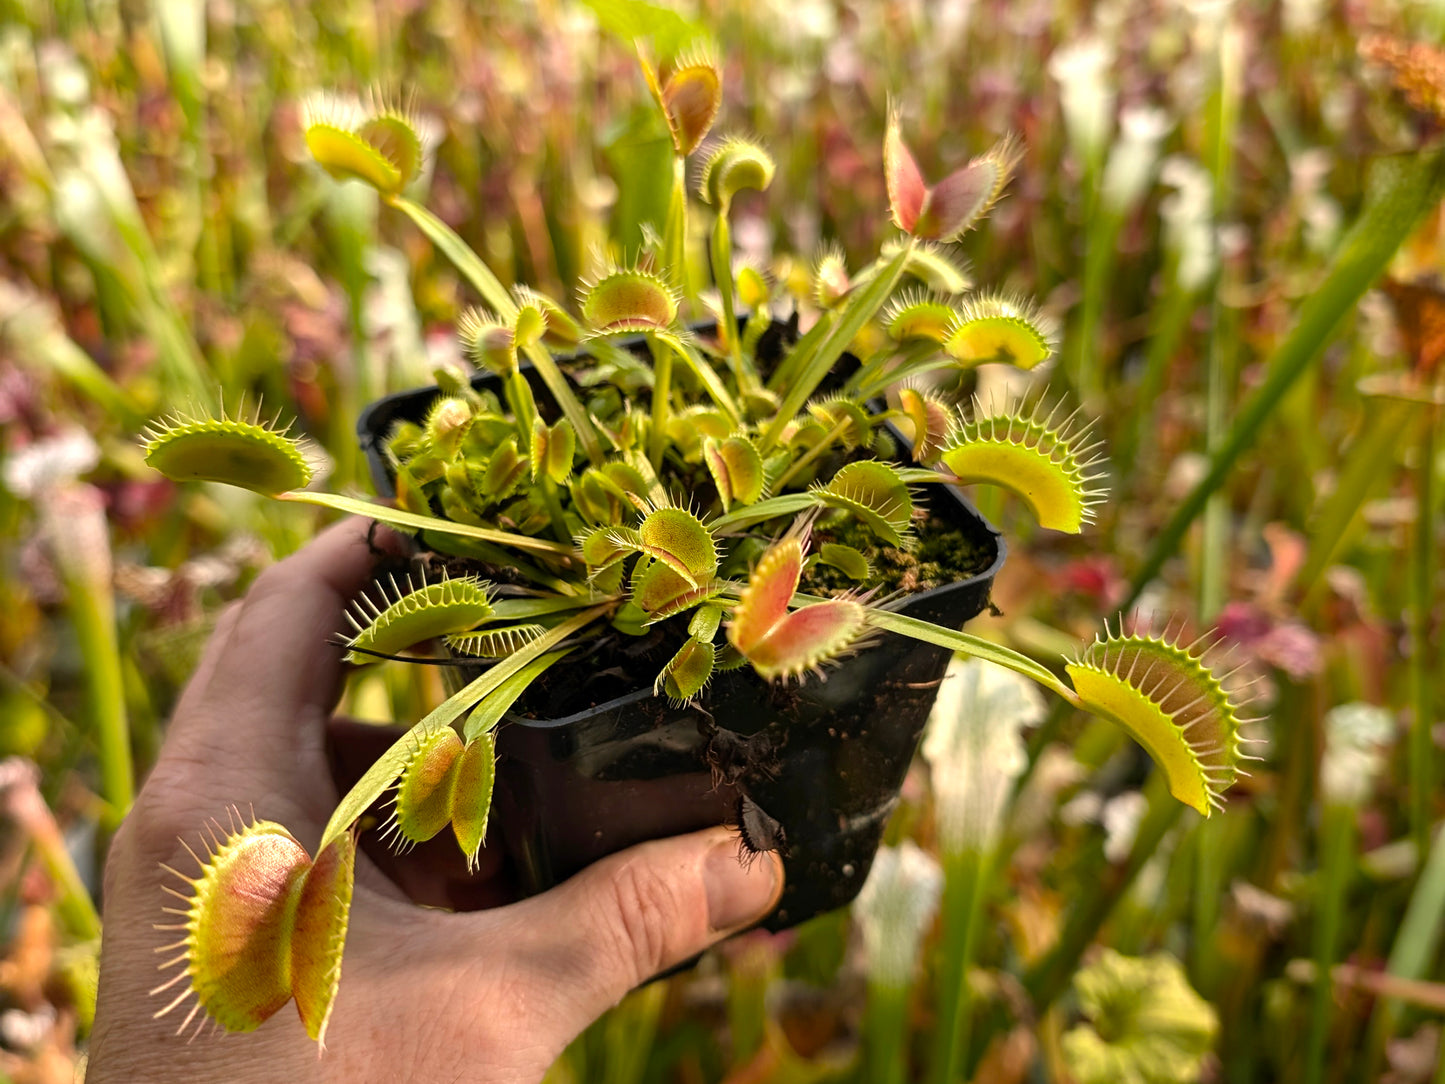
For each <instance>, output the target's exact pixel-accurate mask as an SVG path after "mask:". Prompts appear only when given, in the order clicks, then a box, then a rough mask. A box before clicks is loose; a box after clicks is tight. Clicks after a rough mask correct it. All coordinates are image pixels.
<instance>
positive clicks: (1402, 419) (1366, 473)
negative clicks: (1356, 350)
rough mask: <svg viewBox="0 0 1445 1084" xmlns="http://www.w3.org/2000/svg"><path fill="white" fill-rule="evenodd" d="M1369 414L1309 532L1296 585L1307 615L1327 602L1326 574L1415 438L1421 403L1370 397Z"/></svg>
mask: <svg viewBox="0 0 1445 1084" xmlns="http://www.w3.org/2000/svg"><path fill="white" fill-rule="evenodd" d="M1364 410H1365V419H1364V422H1363V423H1362V424H1361V426H1360V432H1359V434H1358V435H1357V436H1356V437H1355V439H1354V440H1353V441H1352V442H1351V443H1350V446H1349V448H1348V449H1347V450H1346V452H1345V457H1344V458H1345V464H1344V469H1343V470H1342V471H1341V472H1340V475H1339V478H1338V479H1337V480H1336V482H1335V488H1334V491H1333V492H1332V493H1331V494H1330V496H1329V498H1328V500H1326V501H1325V503H1324V505H1323V507H1321V509H1320V512H1319V515H1318V516H1316V517H1315V521H1314V523H1313V525H1312V527H1311V529H1310V533H1309V539H1310V549H1309V557H1308V558H1307V559H1306V561H1305V563H1304V567H1303V568H1301V569H1300V573H1299V578H1298V581H1297V582H1298V583H1299V587H1300V590H1301V592H1302V593H1303V595H1304V598H1303V601H1302V602H1301V603H1300V609H1301V610H1302V611H1304V612H1306V613H1308V612H1309V611H1311V610H1312V609H1313V608H1314V606H1315V605H1316V604H1317V603H1318V601H1319V599H1320V598H1321V597H1322V595H1321V592H1322V590H1323V588H1324V585H1325V576H1324V573H1325V570H1326V569H1328V568H1329V566H1330V564H1331V563H1332V562H1333V561H1334V558H1335V554H1336V553H1337V552H1338V551H1339V548H1340V545H1341V543H1343V541H1344V539H1345V536H1346V534H1347V533H1348V532H1349V528H1350V525H1351V524H1352V523H1353V522H1354V521H1355V519H1356V516H1357V514H1358V513H1359V510H1360V507H1361V506H1362V505H1363V504H1364V503H1365V500H1366V499H1367V498H1368V497H1369V496H1370V494H1371V493H1372V492H1374V490H1375V489H1376V488H1377V487H1379V486H1381V485H1383V484H1384V483H1385V481H1386V480H1387V479H1388V478H1390V477H1392V476H1393V474H1394V469H1393V466H1394V463H1395V461H1396V457H1397V456H1398V454H1399V449H1400V443H1401V441H1402V440H1405V441H1408V440H1409V439H1410V437H1411V435H1412V434H1413V433H1414V429H1415V424H1416V422H1417V420H1418V418H1419V411H1420V404H1419V403H1416V402H1412V401H1410V400H1408V399H1394V398H1387V397H1384V396H1366V397H1365V400H1364Z"/></svg>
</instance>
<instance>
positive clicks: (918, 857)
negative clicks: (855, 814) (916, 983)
mask: <svg viewBox="0 0 1445 1084" xmlns="http://www.w3.org/2000/svg"><path fill="white" fill-rule="evenodd" d="M942 894H943V869H942V867H940V866H939V864H938V862H937V860H936V859H934V858H933V856H932V855H930V854H928V853H927V852H926V851H924V850H923V849H921V848H920V847H919V846H918V845H917V844H916V843H913V842H911V841H909V840H905V841H904V842H903V844H902V845H901V846H898V847H880V848H879V849H878V857H877V858H875V859H874V860H873V869H872V871H871V872H870V873H869V874H868V880H867V881H865V882H864V884H863V890H862V891H861V892H859V893H858V899H857V900H856V901H855V902H854V904H853V917H854V918H855V919H856V920H857V922H858V927H859V929H860V930H861V931H862V934H863V947H864V949H865V951H866V952H867V955H868V971H869V974H870V975H871V976H872V977H873V980H874V981H875V982H877V983H878V984H880V985H882V986H887V987H890V988H892V989H900V988H903V987H906V986H908V985H909V983H911V982H912V981H913V969H914V966H915V965H916V963H917V961H918V948H919V945H920V944H922V942H923V935H924V934H926V933H927V932H928V927H929V926H931V925H932V924H933V916H934V915H935V914H936V913H937V912H938V900H939V897H940V896H941V895H942Z"/></svg>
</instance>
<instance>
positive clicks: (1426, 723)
mask: <svg viewBox="0 0 1445 1084" xmlns="http://www.w3.org/2000/svg"><path fill="white" fill-rule="evenodd" d="M1439 413H1440V411H1439V408H1438V407H1436V406H1433V405H1432V406H1431V407H1430V408H1429V409H1428V411H1427V413H1426V416H1425V423H1424V426H1423V427H1422V432H1421V434H1420V445H1419V448H1418V453H1419V456H1420V462H1419V464H1418V466H1417V468H1416V472H1415V474H1416V494H1415V497H1416V512H1415V539H1414V541H1415V544H1414V546H1413V548H1412V550H1411V553H1410V660H1409V666H1410V700H1411V707H1412V709H1413V718H1412V719H1411V721H1410V755H1409V760H1410V828H1411V832H1412V834H1413V835H1414V837H1415V846H1416V848H1417V850H1418V852H1419V853H1420V854H1424V853H1425V852H1426V850H1427V849H1428V847H1429V845H1430V825H1431V813H1432V810H1431V806H1432V800H1433V798H1434V787H1435V742H1434V738H1433V735H1432V734H1431V730H1432V728H1433V727H1434V725H1435V667H1434V661H1435V660H1434V653H1433V652H1432V651H1431V636H1430V625H1431V621H1432V619H1433V617H1434V613H1435V426H1436V422H1437V419H1438V418H1439Z"/></svg>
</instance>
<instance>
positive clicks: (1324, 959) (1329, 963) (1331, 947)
mask: <svg viewBox="0 0 1445 1084" xmlns="http://www.w3.org/2000/svg"><path fill="white" fill-rule="evenodd" d="M1321 820H1322V823H1321V825H1320V852H1321V853H1320V871H1319V885H1320V891H1319V896H1318V898H1317V899H1316V901H1315V906H1316V915H1315V929H1314V934H1315V936H1314V964H1315V968H1314V974H1315V985H1314V990H1313V991H1312V996H1311V999H1310V1026H1309V1034H1308V1037H1307V1039H1306V1045H1305V1077H1304V1079H1305V1084H1320V1081H1321V1080H1323V1079H1324V1071H1325V1050H1326V1047H1327V1046H1328V1041H1329V1033H1330V1006H1331V1005H1332V1004H1333V1003H1334V997H1335V992H1334V982H1333V980H1332V978H1331V976H1332V975H1333V974H1334V966H1335V952H1336V948H1337V946H1338V944H1339V940H1340V921H1341V917H1342V913H1343V910H1344V903H1345V893H1346V890H1347V889H1348V888H1349V884H1350V877H1351V874H1352V872H1353V870H1354V863H1355V809H1354V807H1353V806H1351V805H1347V804H1345V803H1343V802H1332V801H1327V802H1326V805H1325V807H1324V813H1323V816H1322V818H1321Z"/></svg>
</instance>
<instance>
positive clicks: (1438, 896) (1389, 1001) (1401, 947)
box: [1366, 830, 1445, 1080]
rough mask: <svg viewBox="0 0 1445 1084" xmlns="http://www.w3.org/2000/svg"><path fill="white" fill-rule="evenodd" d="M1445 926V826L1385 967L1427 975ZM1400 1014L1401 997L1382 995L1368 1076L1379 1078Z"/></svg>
mask: <svg viewBox="0 0 1445 1084" xmlns="http://www.w3.org/2000/svg"><path fill="white" fill-rule="evenodd" d="M1442 927H1445V830H1441V831H1438V832H1436V833H1435V843H1434V845H1433V846H1432V847H1431V848H1430V857H1429V858H1428V860H1427V861H1426V862H1425V866H1424V869H1423V870H1422V871H1421V873H1420V879H1419V880H1418V881H1416V882H1415V890H1414V892H1412V893H1411V894H1410V903H1409V904H1408V906H1407V907H1406V908H1405V917H1404V918H1403V919H1402V920H1401V922H1400V930H1399V933H1397V934H1396V935H1395V943H1394V945H1392V946H1391V948H1390V958H1389V960H1388V961H1387V962H1386V964H1385V971H1386V972H1387V973H1388V974H1390V975H1393V976H1395V977H1397V978H1402V979H1414V980H1418V979H1424V978H1425V977H1427V976H1428V975H1429V973H1430V967H1431V964H1432V962H1433V961H1435V960H1438V959H1439V958H1440V956H1439V953H1440V940H1441V932H1442ZM1399 1015H1400V1001H1399V1000H1398V999H1395V998H1382V999H1380V1000H1379V1001H1376V1002H1375V1009H1374V1012H1373V1014H1372V1015H1371V1017H1370V1042H1369V1051H1370V1058H1371V1060H1372V1063H1373V1064H1372V1065H1371V1066H1368V1067H1367V1072H1366V1079H1369V1080H1375V1079H1377V1078H1378V1076H1379V1073H1378V1068H1379V1058H1380V1054H1381V1053H1382V1052H1383V1050H1384V1047H1385V1044H1386V1043H1387V1042H1388V1041H1389V1039H1390V1037H1391V1035H1392V1034H1393V1033H1394V1030H1395V1023H1396V1021H1397V1020H1398V1018H1399ZM1440 1054H1441V1058H1442V1064H1445V1046H1442V1047H1441V1050H1440Z"/></svg>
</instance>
